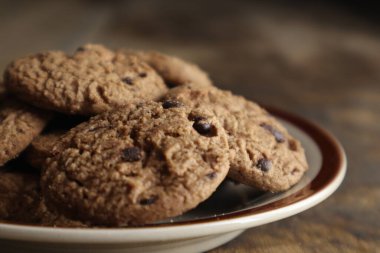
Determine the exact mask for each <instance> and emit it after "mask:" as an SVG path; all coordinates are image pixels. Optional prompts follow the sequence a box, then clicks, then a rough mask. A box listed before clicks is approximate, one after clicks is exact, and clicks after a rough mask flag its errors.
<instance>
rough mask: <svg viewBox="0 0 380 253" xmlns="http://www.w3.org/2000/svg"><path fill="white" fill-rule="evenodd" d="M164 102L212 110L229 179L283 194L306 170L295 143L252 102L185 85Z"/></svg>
mask: <svg viewBox="0 0 380 253" xmlns="http://www.w3.org/2000/svg"><path fill="white" fill-rule="evenodd" d="M164 101H179V102H180V103H184V104H187V105H189V106H192V107H193V108H208V109H210V110H212V111H213V112H214V113H215V114H216V115H217V117H218V118H219V120H220V121H221V122H222V124H223V127H224V128H225V130H226V133H227V134H228V137H229V147H230V149H231V165H230V171H229V174H228V175H229V177H230V178H232V179H233V180H235V181H238V182H240V183H244V184H247V185H251V186H254V187H257V188H258V189H260V190H264V191H272V192H278V191H284V190H286V189H288V188H290V187H291V186H293V185H294V184H296V183H297V182H298V181H299V180H300V179H301V177H302V175H303V174H304V172H305V171H306V170H307V162H306V158H305V153H304V150H303V148H302V146H301V144H300V142H299V141H298V140H296V139H295V138H294V137H292V136H291V135H290V134H289V133H288V131H287V130H286V129H285V128H284V127H283V126H282V125H281V124H280V123H279V122H278V121H277V120H276V119H274V118H273V117H272V116H271V115H269V114H268V113H267V111H265V110H264V109H263V108H261V107H260V106H259V105H257V104H255V103H254V102H251V101H248V100H247V99H245V98H243V97H240V96H236V95H233V94H232V93H231V92H229V91H223V90H219V89H217V88H210V89H202V88H199V87H195V86H191V85H187V86H180V87H176V88H174V89H172V90H171V91H170V92H169V93H168V94H167V95H166V97H165V98H164Z"/></svg>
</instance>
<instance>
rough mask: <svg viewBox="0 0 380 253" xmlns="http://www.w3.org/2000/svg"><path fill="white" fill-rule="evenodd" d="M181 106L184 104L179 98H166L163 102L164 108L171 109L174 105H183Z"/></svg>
mask: <svg viewBox="0 0 380 253" xmlns="http://www.w3.org/2000/svg"><path fill="white" fill-rule="evenodd" d="M181 106H183V104H182V103H181V102H179V101H177V100H165V101H164V102H162V107H163V108H164V109H169V108H173V107H181Z"/></svg>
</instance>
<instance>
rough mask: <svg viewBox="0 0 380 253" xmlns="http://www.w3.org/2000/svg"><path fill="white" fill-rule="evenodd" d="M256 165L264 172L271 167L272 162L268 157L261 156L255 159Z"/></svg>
mask: <svg viewBox="0 0 380 253" xmlns="http://www.w3.org/2000/svg"><path fill="white" fill-rule="evenodd" d="M256 167H257V168H259V169H260V170H262V171H265V172H266V171H269V170H270V169H271V168H272V162H271V161H270V160H268V159H265V158H261V159H260V160H258V161H257V164H256Z"/></svg>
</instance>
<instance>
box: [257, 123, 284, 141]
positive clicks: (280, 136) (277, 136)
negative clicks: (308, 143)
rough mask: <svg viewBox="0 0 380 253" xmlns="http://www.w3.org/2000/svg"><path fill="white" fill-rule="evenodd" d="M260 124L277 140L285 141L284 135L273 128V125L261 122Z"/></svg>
mask: <svg viewBox="0 0 380 253" xmlns="http://www.w3.org/2000/svg"><path fill="white" fill-rule="evenodd" d="M260 126H261V127H263V128H264V129H266V130H268V131H269V132H270V133H271V134H273V136H274V138H275V139H276V141H277V142H279V143H281V142H284V141H285V137H284V135H283V134H282V133H281V132H280V131H278V130H277V129H276V128H274V127H273V126H271V125H268V124H266V123H262V124H260Z"/></svg>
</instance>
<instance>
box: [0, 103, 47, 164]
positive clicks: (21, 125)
mask: <svg viewBox="0 0 380 253" xmlns="http://www.w3.org/2000/svg"><path fill="white" fill-rule="evenodd" d="M49 118H50V114H49V113H47V112H44V111H41V110H39V109H37V108H33V107H32V106H28V105H26V104H24V103H22V102H19V101H17V100H15V99H14V98H10V97H8V98H6V99H3V100H2V101H1V102H0V138H1V142H0V166H1V165H3V164H4V163H6V162H7V161H9V160H11V159H13V158H15V157H16V156H17V155H18V154H19V153H20V152H21V151H23V150H24V149H25V148H26V147H27V146H28V145H29V143H31V142H32V140H33V138H34V137H36V136H37V135H38V134H39V133H40V132H41V131H42V130H43V128H44V127H45V125H46V124H47V122H48V121H49Z"/></svg>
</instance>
